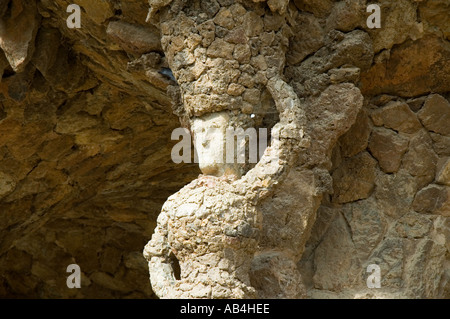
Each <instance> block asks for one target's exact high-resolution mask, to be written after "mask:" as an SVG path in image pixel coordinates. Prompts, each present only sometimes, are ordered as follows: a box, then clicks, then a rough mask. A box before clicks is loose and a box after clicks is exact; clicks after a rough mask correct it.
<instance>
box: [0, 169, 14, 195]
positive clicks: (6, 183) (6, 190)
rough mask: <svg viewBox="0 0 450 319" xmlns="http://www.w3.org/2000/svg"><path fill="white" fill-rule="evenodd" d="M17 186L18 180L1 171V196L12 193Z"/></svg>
mask: <svg viewBox="0 0 450 319" xmlns="http://www.w3.org/2000/svg"><path fill="white" fill-rule="evenodd" d="M15 188H16V182H15V181H14V179H13V178H12V177H11V176H9V175H7V174H5V173H2V172H0V198H3V197H5V196H7V195H9V194H11V193H12V192H13V191H14V189H15Z"/></svg>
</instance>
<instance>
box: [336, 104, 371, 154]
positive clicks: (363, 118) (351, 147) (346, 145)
mask: <svg viewBox="0 0 450 319" xmlns="http://www.w3.org/2000/svg"><path fill="white" fill-rule="evenodd" d="M371 130H372V125H371V123H370V121H369V116H368V112H367V110H366V109H364V108H363V109H361V111H360V112H359V113H358V117H357V118H356V121H355V124H353V126H352V127H351V128H350V129H349V130H348V131H347V133H345V134H344V135H342V137H341V138H340V139H339V144H340V145H341V152H342V155H343V156H344V157H352V156H355V155H356V154H358V153H359V152H361V151H363V150H365V149H366V147H367V145H368V141H369V136H370V132H371Z"/></svg>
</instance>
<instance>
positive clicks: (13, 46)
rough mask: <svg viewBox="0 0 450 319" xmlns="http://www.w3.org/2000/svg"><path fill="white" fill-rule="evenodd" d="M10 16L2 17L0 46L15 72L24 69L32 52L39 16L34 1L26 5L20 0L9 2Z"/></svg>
mask: <svg viewBox="0 0 450 319" xmlns="http://www.w3.org/2000/svg"><path fill="white" fill-rule="evenodd" d="M9 4H10V5H11V12H10V16H4V17H2V24H1V26H0V48H2V49H3V52H4V53H5V56H6V58H7V59H8V61H9V64H10V65H11V67H12V69H13V70H14V71H15V72H21V71H23V70H24V69H25V66H26V65H27V63H28V61H30V59H31V57H32V55H33V52H34V40H35V37H36V33H37V30H38V26H39V22H40V19H39V18H38V17H40V16H39V15H38V14H37V10H36V3H35V2H34V1H31V2H30V3H28V4H27V5H24V4H22V1H21V0H16V1H11V2H9Z"/></svg>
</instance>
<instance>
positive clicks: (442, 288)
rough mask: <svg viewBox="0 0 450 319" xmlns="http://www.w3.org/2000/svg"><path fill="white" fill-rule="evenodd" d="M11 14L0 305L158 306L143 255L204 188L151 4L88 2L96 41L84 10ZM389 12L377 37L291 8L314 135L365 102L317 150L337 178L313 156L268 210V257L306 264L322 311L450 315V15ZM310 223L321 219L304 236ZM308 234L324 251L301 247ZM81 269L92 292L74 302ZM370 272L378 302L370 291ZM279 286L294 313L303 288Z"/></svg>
mask: <svg viewBox="0 0 450 319" xmlns="http://www.w3.org/2000/svg"><path fill="white" fill-rule="evenodd" d="M211 1H212V0H211ZM219 2H222V1H219ZM3 3H4V4H2V5H0V15H2V21H3V22H4V23H3V24H2V27H1V28H0V47H1V49H2V52H1V54H0V74H2V78H1V82H0V296H1V297H8V298H15V297H38V298H62V297H64V298H68V297H70V298H72V297H75V298H86V297H90V298H126V297H132V298H149V297H150V298H152V297H154V294H153V292H152V291H151V286H150V284H149V281H148V268H147V265H146V262H145V259H144V258H143V256H142V249H143V247H144V245H145V244H146V242H147V241H148V240H149V238H150V237H151V234H152V233H153V229H154V227H155V224H156V217H157V215H158V214H159V212H160V210H161V206H162V204H163V203H164V201H165V200H166V199H167V197H168V196H169V195H171V194H173V193H175V192H176V191H178V190H179V189H180V188H181V187H182V186H183V185H185V184H187V183H188V182H190V181H191V180H193V179H195V178H196V177H197V175H198V174H199V171H198V168H197V166H196V165H194V164H192V165H191V164H190V165H187V164H181V165H176V164H174V163H173V162H172V161H171V158H170V151H171V147H172V146H173V145H174V143H175V141H171V140H170V136H171V132H172V130H173V129H174V128H176V127H179V126H180V123H179V121H178V119H177V116H175V115H173V113H172V112H173V110H172V108H171V106H172V102H173V101H172V99H173V98H174V94H173V92H174V90H173V88H174V87H175V88H176V83H175V82H174V81H173V80H172V79H171V77H170V76H167V75H164V74H165V72H163V71H164V70H167V69H166V68H167V62H166V61H165V57H164V55H163V53H162V50H161V44H160V43H159V39H160V35H159V31H158V30H157V29H156V28H154V27H152V26H151V25H150V24H148V23H145V19H146V16H147V12H148V4H147V3H146V2H144V1H138V0H130V1H125V0H122V1H119V0H118V1H84V0H76V1H75V0H74V1H73V3H76V4H79V5H80V6H81V7H82V9H83V10H82V20H81V21H82V22H81V28H80V29H69V28H67V25H66V18H67V17H68V15H69V13H67V12H66V8H67V6H68V5H69V4H70V3H72V1H70V2H69V1H63V0H56V1H47V0H41V1H35V2H34V1H30V2H29V3H28V2H26V1H23V0H11V1H6V2H3ZM370 3H372V1H371V2H370ZM377 3H378V4H380V6H381V8H382V14H381V17H382V28H381V29H369V28H367V26H366V18H367V16H368V13H366V7H367V5H368V2H367V1H365V0H343V1H331V0H295V1H291V2H290V4H289V10H290V11H289V12H290V15H291V18H292V23H291V28H292V37H291V39H290V44H289V49H288V52H287V65H286V68H285V77H286V79H287V80H288V81H289V83H290V84H291V85H292V87H294V89H295V91H296V93H297V95H298V96H299V97H301V98H303V99H305V101H306V102H307V105H308V116H309V120H310V121H309V123H310V130H311V132H312V133H313V134H311V135H312V136H313V137H314V136H316V137H317V138H321V139H322V140H326V137H327V134H329V133H328V132H329V131H330V130H333V128H334V127H335V125H337V124H339V123H341V122H345V121H346V120H348V119H346V118H345V117H344V118H338V117H337V116H338V115H337V114H338V113H337V111H338V109H339V105H340V104H338V103H336V101H337V100H338V99H339V98H340V96H339V94H338V93H339V90H338V88H339V87H342V86H343V85H346V84H345V83H348V82H351V83H355V84H356V85H357V86H358V87H359V88H360V90H361V92H362V93H363V95H364V98H365V99H364V105H363V107H362V109H361V110H360V112H359V114H358V116H357V118H356V121H355V123H354V124H353V126H352V127H351V128H350V129H349V131H348V132H347V133H346V134H345V135H343V136H341V137H340V138H339V140H338V141H330V143H329V145H323V144H320V145H317V147H319V148H320V147H323V150H328V149H329V156H330V158H331V161H328V160H326V159H325V158H323V157H314V154H319V153H320V152H316V153H315V152H314V150H313V151H311V152H309V153H307V154H303V155H302V156H301V157H300V159H299V164H298V166H297V167H296V168H295V169H294V170H293V171H291V173H290V175H289V177H288V179H287V180H286V182H285V183H284V184H283V185H281V186H280V188H279V190H278V191H277V193H276V194H275V195H274V196H273V197H272V198H270V199H268V200H266V202H265V203H264V204H263V212H264V216H265V231H266V232H265V233H266V237H265V238H264V240H263V241H262V245H263V247H264V248H267V249H270V247H271V246H270V245H271V244H272V243H277V245H285V246H286V247H287V248H289V247H291V246H292V247H295V249H294V251H293V254H295V255H296V256H298V258H300V257H301V259H300V261H299V263H298V265H297V266H298V268H299V270H300V272H301V274H302V278H303V282H304V284H305V286H306V288H307V295H308V297H310V298H330V297H331V298H342V297H351V298H354V297H357V298H370V297H396V298H405V297H413V298H431V297H439V298H450V283H449V280H450V255H449V254H450V219H449V218H450V63H449V62H450V43H449V40H450V16H449V15H448V12H449V9H450V4H448V1H446V0H435V1H431V0H429V1H415V0H395V1H394V0H380V1H378V2H377ZM213 31H214V30H213ZM216 32H220V30H216ZM169 75H170V74H169ZM330 87H331V88H336V90H335V91H333V90H332V89H330ZM327 88H328V89H327ZM167 89H168V90H167ZM333 92H338V93H333ZM305 163H306V164H308V163H315V164H314V166H317V165H318V166H320V167H322V168H325V169H326V170H328V171H329V172H330V173H331V176H332V182H331V180H327V178H326V176H324V180H320V177H321V176H323V175H321V174H320V172H315V173H314V174H311V173H310V172H309V171H308V169H309V168H310V167H308V165H306V166H305ZM319 164H320V165H319ZM308 172H309V173H308ZM311 185H314V187H313V188H311V187H310V186H311ZM311 192H312V193H311ZM308 199H309V200H310V201H308ZM306 207H317V208H318V210H317V217H316V220H315V222H314V223H313V226H312V229H306V230H305V229H304V228H302V227H303V226H304V225H305V223H303V222H304V219H302V218H303V217H302V216H304V215H302V212H303V211H304V210H305V209H306ZM300 231H307V232H311V235H310V237H309V239H307V240H306V239H304V238H303V239H302V240H301V241H298V242H292V241H291V240H290V239H292V238H295V237H296V233H297V232H300ZM289 245H291V246H289ZM72 263H76V264H78V265H80V267H81V270H82V283H81V285H82V288H81V289H68V288H67V286H66V278H67V276H68V275H69V274H68V273H66V267H67V265H69V264H72ZM369 264H378V265H379V266H380V268H381V287H382V288H380V289H368V288H367V286H366V278H367V276H368V275H369V273H367V272H366V269H367V266H368V265H369ZM264 275H265V276H266V278H268V280H269V284H268V285H267V287H270V288H271V289H272V290H273V291H275V292H277V294H278V295H277V296H278V297H282V296H283V295H284V293H285V291H283V290H285V289H290V288H289V284H287V283H286V281H288V279H286V278H281V277H274V276H273V274H267V273H265V274H264ZM256 284H257V283H256Z"/></svg>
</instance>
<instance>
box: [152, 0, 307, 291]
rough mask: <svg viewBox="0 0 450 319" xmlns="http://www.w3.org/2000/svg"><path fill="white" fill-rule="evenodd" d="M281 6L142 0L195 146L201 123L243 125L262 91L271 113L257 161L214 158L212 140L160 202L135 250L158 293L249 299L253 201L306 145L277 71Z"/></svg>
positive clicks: (281, 51)
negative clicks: (194, 173) (267, 140)
mask: <svg viewBox="0 0 450 319" xmlns="http://www.w3.org/2000/svg"><path fill="white" fill-rule="evenodd" d="M275 2H276V4H274V3H275ZM219 3H220V4H219ZM287 3H288V1H268V3H266V2H265V1H262V2H261V1H256V0H253V2H252V1H233V0H231V1H215V0H210V1H182V0H181V1H180V0H174V1H169V0H165V1H164V0H150V7H151V9H150V12H149V19H150V21H152V22H153V23H155V24H158V26H159V28H160V29H161V33H162V40H161V41H162V47H163V50H164V52H165V54H166V58H167V61H168V64H169V66H170V68H171V70H172V72H173V74H174V76H175V78H176V80H177V82H178V85H179V88H180V92H181V98H182V102H183V112H182V113H183V115H182V116H184V117H185V118H187V120H186V122H188V125H189V126H190V128H191V131H192V132H193V133H194V144H196V146H199V145H198V144H200V143H207V142H208V141H202V140H201V139H200V138H199V136H200V133H201V132H202V131H205V130H208V129H210V128H215V129H218V131H219V132H224V131H225V129H226V128H239V127H240V128H244V129H245V128H247V127H252V126H253V125H254V124H253V117H252V116H251V114H252V112H253V111H254V109H255V108H257V107H258V105H259V104H260V103H261V99H262V98H261V92H264V91H268V93H269V94H270V96H271V97H272V99H273V101H274V103H275V106H276V109H277V111H278V113H279V122H278V123H277V124H276V125H275V126H274V127H273V128H272V137H274V138H273V139H272V143H271V145H270V146H269V147H267V148H266V150H265V152H264V154H263V155H262V157H261V159H260V160H259V162H258V163H257V164H256V166H254V167H253V168H251V169H249V167H248V165H238V164H237V163H236V162H235V161H234V162H232V163H223V158H218V156H221V155H222V154H221V152H216V151H215V150H217V145H216V146H211V147H210V148H204V149H205V150H206V151H204V152H202V153H201V154H199V164H200V169H201V170H202V172H203V174H204V175H201V176H200V177H199V178H198V179H196V180H194V181H192V182H191V183H190V184H188V185H186V186H185V187H184V188H182V189H181V190H180V191H179V192H177V193H176V194H174V195H172V196H170V197H169V199H168V200H167V201H166V203H165V204H164V206H163V208H162V212H161V214H160V216H159V217H158V221H157V227H156V229H155V232H154V235H153V237H152V239H151V240H150V241H149V243H148V244H147V245H146V247H145V249H144V256H145V258H146V259H147V260H148V261H149V269H150V280H151V283H152V287H153V290H154V292H155V293H156V294H157V295H158V296H159V297H160V298H256V297H257V293H256V291H255V289H254V288H253V287H252V286H251V284H250V279H249V271H250V266H251V262H252V258H253V256H254V254H255V252H256V251H257V249H258V242H259V237H260V232H261V225H262V214H261V212H260V211H259V210H258V203H259V202H260V201H261V200H262V199H263V198H264V197H266V196H268V195H269V194H271V193H272V192H273V189H274V187H275V186H276V185H277V184H279V183H280V182H281V181H282V180H283V178H285V176H286V175H287V173H288V171H289V169H290V167H292V165H293V164H294V162H295V160H296V158H297V157H298V154H299V151H300V150H301V149H302V148H306V147H308V145H309V139H308V138H307V137H306V136H305V125H306V117H305V110H304V108H303V107H302V104H301V102H300V100H299V98H298V97H297V95H296V94H295V92H294V90H293V89H292V88H291V87H290V86H289V85H288V84H287V83H286V82H285V81H284V80H283V78H282V73H283V68H284V63H285V52H286V49H287V45H288V37H289V35H290V29H289V27H288V24H287V22H286V20H287V19H288V16H287V13H286V8H287ZM180 116H181V115H180ZM224 139H225V134H224V133H223V135H222V140H224ZM174 259H176V260H177V261H178V263H179V266H180V269H181V274H180V276H179V277H178V278H177V276H176V275H175V271H174V267H173V265H172V261H173V260H174Z"/></svg>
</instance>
